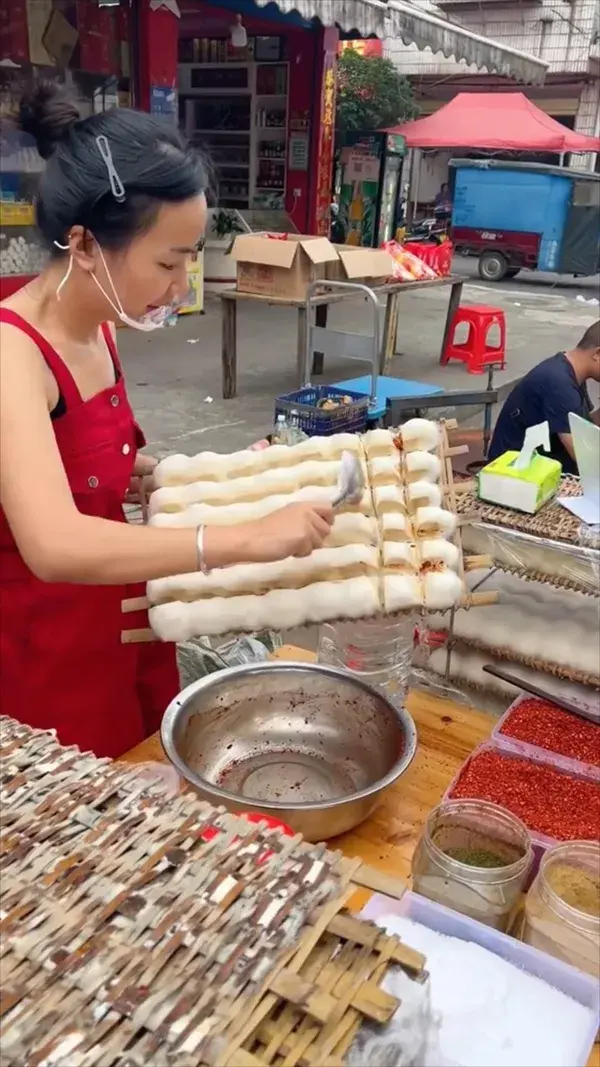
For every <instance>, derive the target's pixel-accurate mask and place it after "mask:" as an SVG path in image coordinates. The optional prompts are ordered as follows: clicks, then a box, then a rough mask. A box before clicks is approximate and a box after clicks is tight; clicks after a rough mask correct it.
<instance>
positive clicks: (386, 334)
mask: <svg viewBox="0 0 600 1067" xmlns="http://www.w3.org/2000/svg"><path fill="white" fill-rule="evenodd" d="M399 297H400V294H399V293H388V298H387V303H386V305H385V319H384V323H383V339H382V342H381V352H380V353H379V373H380V374H387V372H388V370H389V369H390V363H391V362H392V359H393V358H394V353H395V351H396V337H397V334H398V312H399V310H400V300H399Z"/></svg>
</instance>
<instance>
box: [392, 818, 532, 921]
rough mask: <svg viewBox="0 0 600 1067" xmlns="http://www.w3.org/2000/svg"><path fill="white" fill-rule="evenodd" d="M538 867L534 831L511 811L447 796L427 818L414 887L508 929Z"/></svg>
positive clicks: (415, 861) (414, 865)
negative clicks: (528, 881)
mask: <svg viewBox="0 0 600 1067" xmlns="http://www.w3.org/2000/svg"><path fill="white" fill-rule="evenodd" d="M449 853H450V854H449ZM452 853H454V855H452ZM465 857H466V858H465ZM469 860H471V862H469ZM494 861H497V862H495V863H494ZM485 864H487V865H485ZM532 865H533V846H532V844H531V837H530V835H529V831H528V830H527V827H526V826H525V825H524V824H523V823H522V822H521V821H520V820H519V819H517V818H516V817H515V816H514V815H511V813H510V812H509V811H506V810H505V809H504V808H501V807H499V806H498V805H497V804H490V803H489V802H488V801H486V800H447V801H445V802H443V803H442V804H439V805H438V806H437V807H436V808H434V809H433V811H432V812H431V813H430V814H429V816H428V818H427V822H426V824H425V829H424V831H423V834H422V836H421V839H420V841H419V843H418V845H417V847H416V849H415V852H414V854H413V859H412V878H413V886H414V889H415V891H416V892H417V893H419V894H420V895H421V896H423V897H427V898H428V899H429V900H434V901H437V902H438V903H440V904H445V905H446V906H447V907H450V908H454V909H455V910H456V911H459V912H461V913H462V914H463V915H470V916H471V918H473V919H477V920H478V921H479V922H482V923H485V924H486V926H493V927H494V928H495V929H496V930H507V929H508V927H509V925H510V922H511V918H512V915H513V913H514V910H515V908H516V906H517V903H518V902H519V900H520V897H521V893H522V891H523V886H524V884H525V882H526V880H527V877H528V875H529V871H530V869H531V867H532Z"/></svg>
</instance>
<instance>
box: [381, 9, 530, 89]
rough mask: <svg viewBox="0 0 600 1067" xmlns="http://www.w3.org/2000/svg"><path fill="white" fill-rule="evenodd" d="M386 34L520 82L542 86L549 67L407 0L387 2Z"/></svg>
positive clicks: (526, 54)
mask: <svg viewBox="0 0 600 1067" xmlns="http://www.w3.org/2000/svg"><path fill="white" fill-rule="evenodd" d="M388 12H389V19H390V21H389V35H390V37H396V38H400V40H402V41H403V42H404V44H412V43H413V42H414V44H416V45H417V46H418V47H419V48H420V49H425V48H430V49H431V51H432V52H433V53H434V54H435V53H436V52H442V53H443V55H445V56H446V58H447V59H449V58H451V57H453V58H454V59H456V60H460V59H464V60H465V61H466V62H467V63H475V64H476V66H477V67H479V69H480V70H482V69H485V70H487V71H488V72H489V73H490V74H502V75H504V76H505V77H507V78H515V79H516V80H517V81H519V82H526V83H528V84H532V85H542V84H543V82H544V78H545V76H546V71H547V70H548V64H547V63H544V61H543V60H541V59H538V58H537V56H532V55H530V54H529V53H528V52H521V51H519V49H517V48H509V47H506V46H505V45H500V44H498V42H497V41H494V40H493V39H492V38H491V37H482V36H481V34H479V33H472V32H471V30H467V29H465V28H464V27H463V26H457V25H456V23H454V22H448V21H447V20H446V19H442V18H438V17H437V15H432V14H431V13H430V12H428V11H423V10H419V9H418V7H417V5H416V4H412V3H410V2H409V0H389V4H388Z"/></svg>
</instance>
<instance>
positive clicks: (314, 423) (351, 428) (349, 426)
mask: <svg viewBox="0 0 600 1067" xmlns="http://www.w3.org/2000/svg"><path fill="white" fill-rule="evenodd" d="M345 396H349V397H350V398H351V400H352V403H350V404H341V405H340V406H339V407H337V408H333V409H332V410H331V411H323V410H322V409H321V408H319V407H317V404H318V403H319V401H321V400H329V399H332V400H337V399H341V398H342V397H345ZM292 411H294V412H296V415H297V417H298V419H297V421H298V426H299V428H300V429H301V430H303V431H304V433H306V434H308V436H309V437H328V436H329V435H330V434H334V433H364V431H365V430H366V428H367V418H368V415H369V397H368V396H366V395H365V394H364V393H354V392H351V391H350V390H349V389H336V388H335V387H334V386H333V385H316V386H312V385H308V386H305V388H304V389H298V390H297V391H296V392H295V393H285V395H284V396H278V397H277V399H276V401H275V418H277V416H278V415H289V414H291V412H292Z"/></svg>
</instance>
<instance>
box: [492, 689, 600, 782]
mask: <svg viewBox="0 0 600 1067" xmlns="http://www.w3.org/2000/svg"><path fill="white" fill-rule="evenodd" d="M532 699H535V698H533V697H531V696H530V695H529V694H528V693H522V694H521V695H520V696H518V697H517V699H516V700H513V702H512V704H511V705H510V707H509V708H507V709H506V711H505V712H504V715H503V716H502V718H501V719H499V720H498V722H497V723H496V725H495V727H494V729H493V730H492V741H494V743H495V744H496V745H497V746H498V747H499V748H502V749H505V750H506V751H507V752H508V751H509V752H516V753H518V755H520V756H525V757H526V758H527V759H537V760H539V761H541V762H542V763H550V764H551V765H552V766H553V767H557V768H558V769H559V770H563V771H567V772H568V773H569V774H570V773H575V774H580V775H582V776H583V777H585V778H592V779H595V780H596V781H600V767H594V766H593V764H591V763H583V762H582V761H581V760H578V759H572V758H571V757H569V756H562V755H560V753H558V752H553V751H552V749H550V748H540V746H539V745H531V744H529V742H527V741H521V740H520V739H519V738H518V737H510V735H509V734H503V733H502V727H503V726H504V724H505V723H506V722H507V720H508V719H509V718H510V716H511V713H512V712H513V711H514V710H515V708H516V707H518V705H519V704H522V703H523V701H525V700H532ZM565 715H568V712H565Z"/></svg>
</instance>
